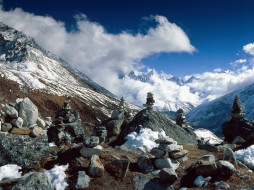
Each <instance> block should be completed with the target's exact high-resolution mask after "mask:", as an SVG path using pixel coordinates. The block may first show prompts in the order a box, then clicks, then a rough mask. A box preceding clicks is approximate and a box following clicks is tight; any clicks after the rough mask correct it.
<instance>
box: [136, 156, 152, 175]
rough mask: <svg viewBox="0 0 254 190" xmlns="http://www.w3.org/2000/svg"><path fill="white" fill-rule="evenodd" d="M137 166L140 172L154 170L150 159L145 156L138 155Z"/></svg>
mask: <svg viewBox="0 0 254 190" xmlns="http://www.w3.org/2000/svg"><path fill="white" fill-rule="evenodd" d="M137 167H138V168H139V169H140V171H141V172H142V173H149V172H152V171H153V170H154V166H153V162H152V160H151V159H150V158H149V157H147V156H140V157H139V158H138V160H137Z"/></svg>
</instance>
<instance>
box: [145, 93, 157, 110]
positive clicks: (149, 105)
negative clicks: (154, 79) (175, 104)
mask: <svg viewBox="0 0 254 190" xmlns="http://www.w3.org/2000/svg"><path fill="white" fill-rule="evenodd" d="M154 103H155V100H154V99H153V94H152V93H151V92H148V93H147V98H146V103H145V104H143V106H144V107H146V108H147V109H153V105H154Z"/></svg>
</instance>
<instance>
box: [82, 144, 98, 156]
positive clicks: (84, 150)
mask: <svg viewBox="0 0 254 190" xmlns="http://www.w3.org/2000/svg"><path fill="white" fill-rule="evenodd" d="M80 153H81V155H82V156H83V157H86V158H89V157H91V156H92V155H97V156H100V154H101V150H100V149H97V148H90V147H86V146H84V145H83V146H82V149H81V152H80Z"/></svg>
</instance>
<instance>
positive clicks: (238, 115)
mask: <svg viewBox="0 0 254 190" xmlns="http://www.w3.org/2000/svg"><path fill="white" fill-rule="evenodd" d="M243 110H244V105H243V103H242V101H241V100H240V98H239V96H236V97H235V99H234V104H233V107H232V110H231V112H232V113H231V116H232V119H238V120H242V119H243V118H244V116H245V115H246V114H245V113H244V112H243Z"/></svg>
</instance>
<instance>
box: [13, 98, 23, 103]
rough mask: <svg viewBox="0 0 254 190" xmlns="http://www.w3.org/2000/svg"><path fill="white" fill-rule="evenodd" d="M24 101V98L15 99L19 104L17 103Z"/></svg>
mask: <svg viewBox="0 0 254 190" xmlns="http://www.w3.org/2000/svg"><path fill="white" fill-rule="evenodd" d="M23 101H24V99H23V98H17V99H16V100H15V103H16V105H17V104H20V103H21V102H23Z"/></svg>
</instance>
